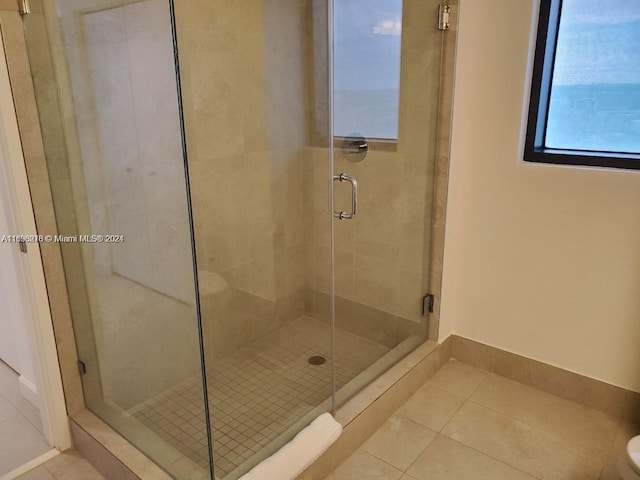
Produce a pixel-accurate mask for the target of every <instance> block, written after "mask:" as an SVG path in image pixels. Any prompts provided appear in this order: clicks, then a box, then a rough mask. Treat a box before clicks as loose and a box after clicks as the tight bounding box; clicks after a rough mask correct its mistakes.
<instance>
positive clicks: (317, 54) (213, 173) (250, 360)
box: [175, 0, 332, 479]
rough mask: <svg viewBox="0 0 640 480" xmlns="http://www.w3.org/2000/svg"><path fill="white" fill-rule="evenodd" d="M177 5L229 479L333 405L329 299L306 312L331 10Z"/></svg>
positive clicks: (223, 473)
mask: <svg viewBox="0 0 640 480" xmlns="http://www.w3.org/2000/svg"><path fill="white" fill-rule="evenodd" d="M175 7H176V8H175V13H176V24H177V33H178V35H177V37H178V54H179V60H180V72H181V85H182V92H183V99H184V118H185V126H186V137H185V138H186V147H187V152H188V158H189V172H190V184H191V193H192V197H191V200H192V205H193V214H194V215H193V221H194V228H195V239H196V252H197V259H198V276H199V279H200V296H201V299H202V323H203V334H204V342H205V362H206V368H207V385H208V391H209V398H210V411H211V425H212V433H213V447H214V464H215V473H216V475H217V477H218V478H220V479H235V478H238V477H239V476H240V475H242V474H244V473H245V472H246V471H247V470H249V469H250V468H252V467H253V466H254V465H256V464H257V463H258V462H260V461H262V460H263V459H264V458H266V457H267V456H269V455H271V454H272V453H274V452H275V451H277V450H278V449H279V448H280V447H281V446H282V445H284V444H285V443H286V442H288V441H289V440H291V439H292V438H293V437H294V436H295V434H297V433H298V432H299V431H300V429H302V428H304V427H305V426H307V425H308V424H309V423H310V422H311V421H312V420H313V419H314V418H315V417H316V416H318V415H319V414H320V413H322V412H326V411H329V410H330V409H331V402H330V399H331V393H332V375H331V372H332V328H331V322H330V317H331V310H330V305H329V304H325V305H323V306H321V307H320V308H319V309H318V313H319V315H317V316H312V315H310V312H309V309H308V307H307V304H308V303H309V299H308V296H309V290H308V284H309V281H310V275H311V274H312V273H313V272H312V271H310V269H309V268H308V266H309V263H310V255H312V251H311V249H310V248H309V243H310V242H314V243H315V242H318V243H322V244H323V245H324V246H325V248H326V249H327V250H328V246H329V231H330V226H331V217H330V213H329V211H328V187H329V183H328V182H327V178H328V176H329V174H330V155H329V149H328V138H329V131H328V117H327V115H326V113H327V109H328V91H327V88H326V82H327V79H328V63H327V55H328V49H327V36H326V28H327V11H328V10H327V9H328V3H327V1H326V0H317V1H315V0H314V1H312V0H302V1H301V0H281V1H277V2H274V1H271V0H264V1H261V0H256V1H249V2H236V1H229V0H212V1H208V2H197V8H196V7H194V2H192V1H191V0H176V2H175ZM315 25H317V26H318V27H317V28H314V26H315ZM316 87H317V88H316ZM319 111H322V113H323V114H324V117H323V118H321V119H316V117H315V114H316V112H319ZM312 125H313V126H315V127H317V129H318V130H319V131H320V132H321V134H319V135H317V138H316V136H315V135H314V134H313V131H312ZM315 168H317V171H318V176H316V177H314V176H313V174H314V173H315V172H314V171H313V169H315ZM318 208H319V209H322V212H323V216H322V217H321V218H318V219H317V223H316V224H312V223H311V222H310V220H311V219H312V216H311V215H309V213H308V212H309V211H311V210H314V209H318ZM316 227H317V228H318V229H321V231H322V233H320V230H317V232H318V235H317V236H314V228H316ZM318 261H319V262H322V263H323V265H324V266H325V267H326V268H324V270H325V271H327V272H328V271H329V265H330V260H329V257H328V256H324V257H322V258H321V259H318Z"/></svg>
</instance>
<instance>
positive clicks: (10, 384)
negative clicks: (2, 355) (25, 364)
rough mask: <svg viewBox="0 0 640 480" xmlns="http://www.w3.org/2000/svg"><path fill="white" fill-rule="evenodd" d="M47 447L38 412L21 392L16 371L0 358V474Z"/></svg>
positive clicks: (38, 453)
mask: <svg viewBox="0 0 640 480" xmlns="http://www.w3.org/2000/svg"><path fill="white" fill-rule="evenodd" d="M49 450H51V447H50V446H49V444H48V443H47V441H46V440H45V438H44V436H43V435H42V421H41V420H40V412H39V411H38V409H37V408H35V407H34V406H33V405H31V404H30V403H29V402H28V401H27V400H25V399H24V397H22V395H21V394H20V391H19V389H18V374H17V373H16V372H14V371H13V370H12V369H11V368H10V367H8V366H7V365H6V364H5V363H4V362H2V361H1V360H0V477H2V475H3V474H5V473H7V472H10V471H12V470H14V469H16V468H18V467H20V466H22V465H24V464H25V463H27V462H29V461H31V460H33V459H34V458H37V457H39V456H40V455H42V454H44V453H46V452H48V451H49Z"/></svg>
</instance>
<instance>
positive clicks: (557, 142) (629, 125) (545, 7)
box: [524, 0, 640, 170]
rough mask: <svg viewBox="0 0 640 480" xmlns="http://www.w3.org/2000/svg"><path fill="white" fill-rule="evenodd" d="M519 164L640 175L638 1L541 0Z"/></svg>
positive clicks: (639, 40) (639, 11)
mask: <svg viewBox="0 0 640 480" xmlns="http://www.w3.org/2000/svg"><path fill="white" fill-rule="evenodd" d="M524 159H525V161H530V162H543V163H557V164H568V165H590V166H601V167H614V168H628V169H636V170H640V1H638V0H618V1H616V2H611V1H610V0H541V6H540V17H539V22H538V36H537V44H536V52H535V63H534V71H533V82H532V87H531V103H530V106H529V119H528V125H527V137H526V142H525V156H524Z"/></svg>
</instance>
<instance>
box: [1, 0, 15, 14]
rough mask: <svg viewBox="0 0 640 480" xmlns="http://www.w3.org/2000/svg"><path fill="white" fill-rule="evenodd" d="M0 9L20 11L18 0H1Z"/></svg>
mask: <svg viewBox="0 0 640 480" xmlns="http://www.w3.org/2000/svg"><path fill="white" fill-rule="evenodd" d="M0 10H1V11H5V12H16V13H17V12H18V2H17V0H0Z"/></svg>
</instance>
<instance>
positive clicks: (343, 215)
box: [333, 173, 358, 220]
mask: <svg viewBox="0 0 640 480" xmlns="http://www.w3.org/2000/svg"><path fill="white" fill-rule="evenodd" d="M336 180H338V181H340V182H349V183H350V184H351V212H336V211H335V210H334V211H333V216H334V217H336V218H339V219H340V220H350V219H352V218H353V217H355V216H356V213H357V212H358V182H357V181H356V179H355V178H353V177H352V176H350V175H347V174H346V173H340V174H339V175H334V176H333V181H334V182H335V181H336Z"/></svg>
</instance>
